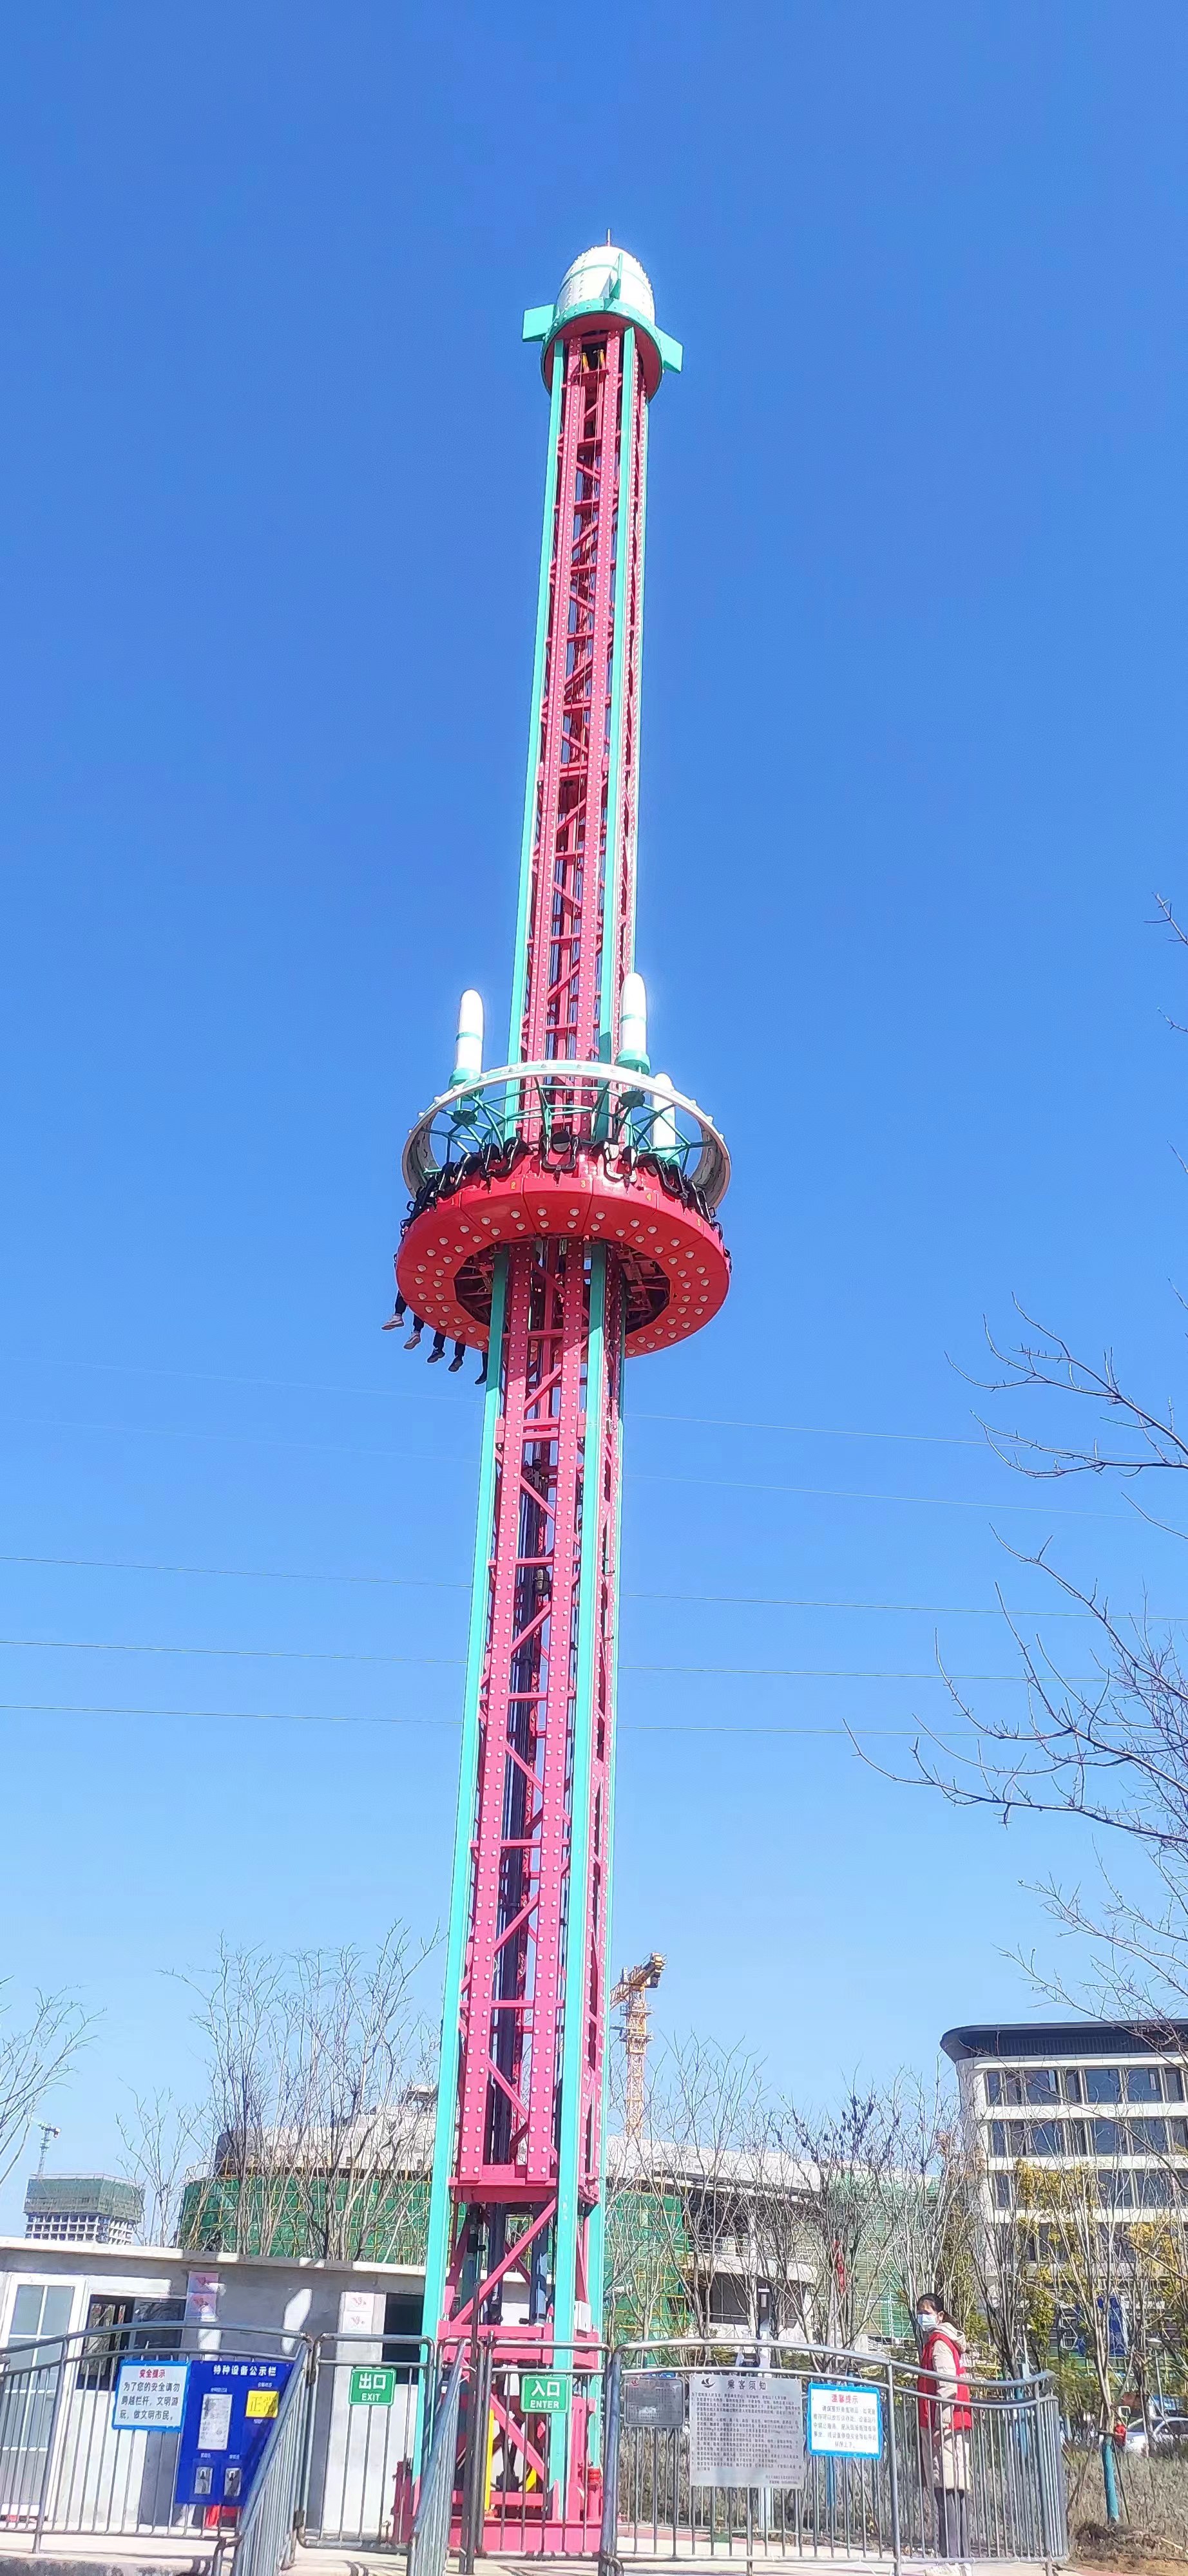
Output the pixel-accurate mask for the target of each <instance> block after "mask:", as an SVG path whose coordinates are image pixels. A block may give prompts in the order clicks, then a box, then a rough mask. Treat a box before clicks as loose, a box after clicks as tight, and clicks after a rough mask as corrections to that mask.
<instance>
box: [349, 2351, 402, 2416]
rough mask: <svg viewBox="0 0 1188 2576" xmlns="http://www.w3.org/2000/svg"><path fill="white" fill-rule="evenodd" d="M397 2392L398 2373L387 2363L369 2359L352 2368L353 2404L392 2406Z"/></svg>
mask: <svg viewBox="0 0 1188 2576" xmlns="http://www.w3.org/2000/svg"><path fill="white" fill-rule="evenodd" d="M395 2394H396V2373H395V2371H394V2370H390V2369H389V2368H388V2367H387V2365H386V2363H384V2364H381V2363H379V2362H370V2361H369V2362H367V2363H365V2364H362V2365H361V2366H360V2367H359V2368H358V2369H357V2370H352V2372H351V2404H352V2406H390V2405H391V2403H392V2400H393V2398H394V2396H395Z"/></svg>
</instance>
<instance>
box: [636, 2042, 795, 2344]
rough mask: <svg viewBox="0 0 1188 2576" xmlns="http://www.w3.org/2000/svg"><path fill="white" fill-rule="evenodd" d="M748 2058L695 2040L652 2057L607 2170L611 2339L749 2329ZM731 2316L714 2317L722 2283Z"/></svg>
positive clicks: (751, 2088) (755, 2096)
mask: <svg viewBox="0 0 1188 2576" xmlns="http://www.w3.org/2000/svg"><path fill="white" fill-rule="evenodd" d="M763 2123H764V2108H763V2085H762V2079H761V2072H760V2067H759V2062H758V2060H757V2059H756V2058H755V2057H754V2056H753V2055H752V2054H751V2052H750V2051H749V2050H748V2049H747V2048H745V2047H744V2046H742V2045H741V2044H735V2045H734V2046H726V2045H724V2044H723V2043H721V2042H719V2041H717V2040H712V2039H702V2038H700V2037H699V2036H697V2035H696V2034H689V2035H688V2036H686V2037H684V2038H679V2039H675V2040H671V2041H669V2043H668V2045H667V2046H666V2048H665V2049H664V2050H663V2051H662V2052H661V2053H660V2055H659V2058H658V2061H657V2065H656V2070H655V2074H654V2076H653V2079H652V2083H651V2087H650V2091H649V2094H648V2097H647V2102H646V2107H645V2116H644V2121H643V2124H642V2128H641V2130H640V2132H639V2134H638V2135H637V2136H633V2137H631V2138H627V2137H624V2138H623V2139H622V2140H621V2141H620V2142H619V2143H618V2145H617V2146H616V2148H615V2151H614V2155H613V2158H612V2163H611V2182H610V2199H609V2206H608V2212H607V2241H608V2246H609V2248H610V2250H611V2265H610V2272H611V2278H610V2283H609V2287H608V2309H609V2311H610V2313H611V2316H612V2318H613V2320H614V2321H615V2322H616V2330H617V2331H618V2332H619V2333H620V2334H627V2335H634V2334H639V2335H642V2334H647V2333H649V2332H650V2333H652V2334H655V2335H664V2334H668V2333H672V2332H675V2331H678V2330H681V2329H683V2330H685V2331H691V2332H693V2333H695V2334H699V2335H701V2336H703V2337H706V2338H708V2337H710V2336H711V2334H712V2333H713V2332H714V2330H715V2328H718V2327H720V2326H722V2325H723V2324H730V2323H734V2324H736V2325H737V2328H738V2331H739V2333H740V2335H743V2336H746V2337H752V2336H753V2335H754V2334H755V2333H756V2331H757V2316H756V2265H755V2249H754V2243H753V2207H754V2193H753V2190H752V2188H751V2181H750V2177H751V2174H752V2170H753V2163H754V2141H755V2139H756V2137H757V2135H758V2134H759V2133H760V2132H761V2130H762V2128H763ZM726 2284H729V2285H730V2291H731V2292H733V2294H734V2295H733V2298H732V2301H731V2304H732V2307H733V2309H734V2314H733V2315H732V2316H731V2317H727V2316H726V2315H725V2314H724V2312H723V2306H722V2303H723V2299H724V2297H725V2296H726V2295H727V2292H726V2288H725V2285H726Z"/></svg>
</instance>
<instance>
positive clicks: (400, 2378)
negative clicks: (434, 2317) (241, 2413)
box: [301, 2335, 436, 2549]
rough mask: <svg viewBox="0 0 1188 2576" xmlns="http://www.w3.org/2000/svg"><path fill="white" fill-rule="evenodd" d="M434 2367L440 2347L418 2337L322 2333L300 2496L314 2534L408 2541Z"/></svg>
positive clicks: (305, 2522) (352, 2541) (341, 2542)
mask: <svg viewBox="0 0 1188 2576" xmlns="http://www.w3.org/2000/svg"><path fill="white" fill-rule="evenodd" d="M435 2376H436V2374H435V2365H434V2347H433V2345H432V2344H431V2343H429V2342H426V2341H425V2340H423V2339H421V2338H414V2337H412V2336H409V2337H401V2338H394V2337H391V2336H388V2337H383V2338H381V2337H379V2336H350V2335H323V2336H322V2337H321V2338H320V2340H319V2343H318V2345H317V2349H316V2353H315V2357H314V2384H313V2395H312V2399H311V2406H310V2425H309V2440H308V2442H307V2445H306V2466H305V2477H304V2484H303V2491H302V2500H301V2524H302V2529H303V2531H304V2532H306V2533H307V2534H308V2535H309V2536H310V2537H311V2538H312V2537H314V2536H316V2537H317V2539H318V2540H319V2541H320V2542H321V2543H322V2544H323V2545H324V2546H326V2547H331V2546H343V2547H345V2546H347V2545H357V2546H360V2547H367V2548H373V2549H383V2548H389V2547H392V2548H403V2547H405V2546H406V2544H407V2542H408V2538H409V2534H410V2532H411V2529H412V2511H413V2479H414V2465H413V2464H414V2460H415V2456H416V2427H417V2413H418V2407H419V2405H420V2403H421V2400H422V2395H423V2394H424V2395H425V2396H426V2397H428V2396H431V2395H432V2390H433V2385H434V2381H435Z"/></svg>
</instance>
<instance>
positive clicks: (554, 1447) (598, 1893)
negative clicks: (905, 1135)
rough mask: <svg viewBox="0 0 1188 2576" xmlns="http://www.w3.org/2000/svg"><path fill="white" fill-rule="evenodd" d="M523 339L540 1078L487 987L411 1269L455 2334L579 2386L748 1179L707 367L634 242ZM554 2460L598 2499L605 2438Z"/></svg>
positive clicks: (441, 1117) (437, 1142)
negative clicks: (653, 663) (630, 1441)
mask: <svg viewBox="0 0 1188 2576" xmlns="http://www.w3.org/2000/svg"><path fill="white" fill-rule="evenodd" d="M524 336H525V339H527V340H532V341H539V342H540V343H542V371H543V375H544V382H545V385H546V388H547V390H548V394H549V404H550V410H549V436H548V454H547V468H546V478H545V503H544V529H543V540H542V549H541V569H540V589H539V599H538V609H537V625H536V651H535V664H534V675H533V694H532V706H531V716H530V729H529V749H528V774H527V785H526V795H525V812H524V831H523V843H522V851H521V866H520V891H519V913H518V927H517V939H516V952H515V960H514V980H513V997H512V1011H511V1032H510V1039H509V1044H508V1051H507V1058H508V1060H507V1062H506V1063H505V1064H503V1065H501V1066H499V1067H498V1068H497V1069H495V1070H494V1071H488V1072H484V1071H483V1069H482V1043H483V1038H482V1029H483V1015H482V1006H481V1003H480V1002H479V1000H478V997H477V995H475V994H473V993H467V994H465V995H464V996H463V1003H462V1012H461V1017H460V1022H459V1031H458V1050H457V1060H456V1063H455V1069H454V1076H453V1079H452V1081H451V1083H450V1084H449V1086H448V1087H447V1089H446V1090H445V1091H443V1092H442V1093H441V1095H440V1096H439V1097H438V1098H437V1099H436V1100H435V1101H434V1102H433V1103H432V1104H431V1106H430V1108H429V1109H428V1110H427V1111H426V1112H425V1113H424V1115H423V1117H421V1118H420V1119H419V1120H418V1121H417V1124H416V1126H415V1127H414V1129H413V1131H412V1134H411V1136H410V1138H409V1141H408V1144H407V1147H406V1149H405V1156H404V1171H405V1177H406V1179H407V1182H408V1186H409V1190H410V1193H411V1209H410V1214H409V1216H408V1218H407V1220H406V1223H405V1227H404V1231H403V1234H402V1238H401V1243H400V1248H399V1252H398V1255H397V1286H398V1291H399V1295H398V1299H397V1312H398V1314H403V1313H404V1312H405V1311H408V1312H409V1313H410V1314H411V1317H412V1323H413V1329H412V1335H411V1337H410V1346H415V1344H416V1343H417V1342H418V1341H419V1339H420V1336H421V1334H422V1332H423V1331H424V1329H425V1328H426V1327H427V1326H428V1327H431V1328H432V1330H433V1333H434V1347H433V1352H432V1356H433V1357H435V1358H439V1357H440V1356H441V1355H442V1352H443V1349H444V1344H445V1341H446V1340H447V1339H452V1340H453V1341H454V1343H455V1345H456V1353H455V1361H456V1364H458V1363H460V1362H461V1359H462V1357H463V1354H464V1347H465V1345H467V1344H469V1345H472V1346H474V1347H475V1348H477V1349H480V1350H482V1351H483V1352H485V1354H486V1358H485V1361H484V1372H483V1373H481V1377H482V1379H483V1382H484V1383H485V1394H484V1397H483V1405H484V1424H483V1442H482V1458H481V1469H480V1480H479V1503H478V1522H477V1532H476V1542H475V1558H474V1587H473V1594H472V1602H471V1615H470V1630H469V1646H468V1658H467V1679H466V1697H465V1709H464V1725H463V1743H462V1755H461V1770H460V1780H459V1792H458V1818H457V1836H456V1844H455V1854H454V1871H453V1891H452V1902H451V1911H450V1932H449V1943H448V1953H447V1962H446V1994H445V2010H444V2024H443V2037H442V2057H441V2080H440V2091H439V2099H438V2120H437V2136H436V2149H435V2157H434V2169H433V2185H432V2206H431V2217H430V2234H429V2247H428V2262H427V2280H426V2303H425V2330H426V2332H428V2333H432V2332H433V2331H435V2330H436V2331H437V2332H438V2334H439V2336H440V2337H442V2338H443V2339H445V2340H446V2341H447V2342H449V2341H455V2340H462V2339H467V2338H470V2337H472V2336H473V2335H474V2334H475V2333H476V2332H478V2333H481V2334H482V2335H483V2337H484V2338H490V2339H492V2340H493V2341H494V2343H495V2345H496V2347H497V2350H498V2351H499V2352H501V2353H502V2354H503V2355H504V2356H505V2357H506V2358H509V2359H512V2360H514V2361H515V2362H516V2363H517V2366H523V2365H525V2364H531V2362H532V2361H534V2360H535V2361H536V2362H537V2363H538V2364H539V2365H540V2366H542V2367H546V2368H547V2367H549V2366H552V2367H553V2368H555V2369H556V2368H560V2369H566V2368H569V2367H573V2368H575V2369H578V2370H580V2369H581V2367H582V2364H583V2361H585V2362H586V2363H587V2365H592V2364H593V2363H594V2361H595V2359H596V2356H597V2349H598V2344H599V2339H600V2332H601V2324H602V2259H603V2257H602V2182H603V2170H604V2136H603V2132H604V2100H603V2095H604V2052H605V2040H606V2023H607V2005H608V1976H607V1933H608V1913H609V1899H610V1861H611V1820H612V1808H613V1789H614V1728H615V1645H616V1608H617V1584H618V1559H619V1517H620V1476H621V1468H620V1425H621V1416H622V1392H623V1362H624V1359H625V1358H629V1357H631V1356H633V1355H634V1354H636V1353H643V1352H652V1351H657V1350H661V1349H664V1348H666V1347H668V1346H669V1345H671V1344H672V1343H674V1342H677V1341H680V1340H683V1339H684V1338H685V1337H686V1336H687V1335H688V1334H690V1333H693V1332H696V1331H697V1330H698V1328H699V1327H700V1326H701V1325H702V1324H705V1323H707V1322H708V1321H709V1320H710V1317H711V1316H712V1315H713V1314H715V1313H716V1311H717V1309H718V1307H719V1306H720V1305H721V1303H722V1300H723V1298H724V1297H725V1294H726V1290H727V1285H728V1280H729V1260H728V1256H727V1253H726V1251H725V1247H724V1245H723V1241H722V1236H721V1232H720V1229H719V1226H718V1222H717V1217H716V1213H715V1212H716V1209H717V1205H718V1202H719V1200H720V1199H721V1196H722V1193H723V1191H724V1190H725V1187H726V1183H727V1179H728V1177H729V1162H728V1158H727V1154H726V1149H725V1146H724V1144H723V1142H722V1140H721V1138H720V1136H719V1135H718V1134H717V1132H716V1130H715V1129H714V1127H713V1125H712V1123H711V1121H710V1120H709V1119H708V1118H707V1117H705V1116H704V1115H703V1113H702V1112H701V1111H700V1110H699V1109H698V1108H697V1107H696V1105H695V1103H694V1102H693V1101H692V1100H690V1099H688V1098H686V1097H685V1096H684V1095H682V1094H681V1093H679V1092H677V1091H675V1090H674V1089H673V1086H672V1084H671V1082H670V1081H669V1079H668V1077H667V1076H666V1075H664V1074H656V1075H653V1073H652V1071H651V1067H650V1064H649V1060H648V1053H647V1033H646V1016H645V1007H646V1006H645V996H644V990H643V985H642V982H641V980H640V978H639V976H638V974H637V973H636V971H635V957H634V941H635V881H636V815H637V805H638V786H639V708H640V653H641V643H642V623H643V558H644V510H645V496H646V480H647V435H648V412H649V406H650V404H651V402H652V400H653V397H654V396H655V394H656V392H657V389H658V387H659V385H660V383H661V380H662V377H663V375H664V373H665V372H666V371H667V370H670V369H676V368H679V366H680V358H681V352H680V349H679V347H678V345H677V344H676V342H674V341H672V340H670V339H669V338H668V337H667V335H666V334H665V333H664V332H662V331H660V330H658V329H657V327H656V322H655V313H654V305H653V300H652V291H651V287H650V285H649V283H648V279H647V277H646V276H645V274H644V271H643V270H642V268H641V267H640V266H639V264H638V262H637V261H635V260H633V259H632V258H631V257H630V256H629V255H628V254H627V253H625V252H622V251H618V250H616V249H614V248H612V247H611V246H610V245H609V244H607V246H606V247H604V248H601V249H598V250H593V251H588V252H586V253H585V254H584V255H583V257H582V258H581V259H579V260H576V261H575V262H574V264H573V266H572V267H571V268H570V269H569V270H568V271H567V273H566V276H565V278H564V280H563V282H562V286H561V291H560V294H559V296H558V299H557V302H556V304H555V305H547V306H544V307H542V308H540V309H538V310H536V311H534V312H530V313H528V314H527V315H526V316H525V322H524ZM513 2411H514V2410H513ZM504 2431H505V2436H506V2438H507V2440H508V2441H509V2442H515V2441H519V2442H520V2443H521V2446H522V2448H523V2456H524V2459H525V2460H527V2458H528V2457H529V2453H528V2450H527V2448H526V2447H524V2445H525V2444H526V2435H525V2430H524V2427H523V2425H522V2423H521V2424H519V2425H517V2424H516V2423H515V2422H512V2421H508V2420H505V2424H504ZM532 2456H534V2457H536V2458H537V2459H538V2460H539V2458H540V2457H542V2456H543V2454H542V2453H541V2452H540V2451H539V2450H538V2451H537V2452H536V2453H534V2454H533V2455H532ZM551 2461H552V2466H551V2469H550V2472H549V2478H548V2480H547V2481H542V2484H552V2483H555V2482H556V2481H557V2480H558V2479H560V2478H564V2480H565V2482H566V2495H567V2499H568V2507H569V2509H570V2510H573V2509H574V2508H575V2505H576V2506H577V2508H578V2509H579V2510H580V2501H581V2500H580V2496H579V2495H578V2492H577V2491H578V2489H580V2487H581V2485H582V2481H583V2479H584V2477H585V2473H586V2467H587V2460H586V2456H585V2452H584V2450H583V2436H582V2432H581V2428H580V2426H578V2425H577V2424H576V2422H575V2424H574V2429H573V2431H572V2432H571V2435H570V2437H569V2441H568V2445H566V2443H565V2442H562V2443H560V2444H558V2442H557V2441H556V2439H554V2442H553V2444H552V2450H551ZM542 2509H543V2505H542Z"/></svg>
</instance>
